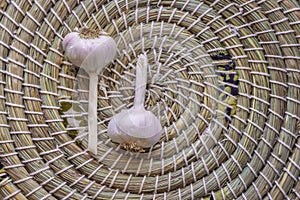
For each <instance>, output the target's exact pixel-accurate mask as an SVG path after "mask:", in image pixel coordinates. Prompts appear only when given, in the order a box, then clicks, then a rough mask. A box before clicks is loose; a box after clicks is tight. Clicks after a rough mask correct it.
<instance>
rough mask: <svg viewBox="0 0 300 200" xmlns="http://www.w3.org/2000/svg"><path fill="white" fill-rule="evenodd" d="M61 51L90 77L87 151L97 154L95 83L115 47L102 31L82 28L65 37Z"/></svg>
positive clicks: (113, 52)
mask: <svg viewBox="0 0 300 200" xmlns="http://www.w3.org/2000/svg"><path fill="white" fill-rule="evenodd" d="M63 49H64V50H65V52H66V56H67V58H68V59H69V60H70V61H71V62H72V63H73V64H74V65H76V66H78V67H81V68H82V69H84V70H85V71H86V72H87V73H88V74H89V77H90V80H89V81H90V82H89V106H88V130H89V138H88V150H89V151H90V152H92V153H94V154H97V143H98V142H97V141H98V140H97V97H98V90H97V85H98V84H97V83H98V74H99V73H100V72H101V71H102V70H103V68H104V67H105V66H106V65H107V64H109V63H110V62H111V61H112V60H113V59H114V57H115V54H116V51H117V45H116V42H115V41H114V39H113V38H111V37H109V36H108V35H107V33H105V32H104V31H96V30H91V29H88V28H82V29H80V30H79V32H72V33H69V34H67V35H66V37H65V38H64V40H63Z"/></svg>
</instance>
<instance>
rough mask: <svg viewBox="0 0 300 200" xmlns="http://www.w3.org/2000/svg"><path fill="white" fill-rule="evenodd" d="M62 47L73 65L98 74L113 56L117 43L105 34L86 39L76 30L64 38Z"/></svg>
mask: <svg viewBox="0 0 300 200" xmlns="http://www.w3.org/2000/svg"><path fill="white" fill-rule="evenodd" d="M63 49H64V50H65V52H66V56H67V57H68V59H69V60H70V61H71V62H72V63H73V64H74V65H76V66H79V67H80V66H82V68H84V70H85V71H86V72H87V73H97V74H98V73H99V72H100V71H101V70H102V69H103V68H104V67H105V66H106V65H107V64H109V63H110V62H111V61H112V60H113V58H114V57H115V54H116V49H117V45H116V42H115V41H114V39H113V38H111V37H109V36H107V35H99V36H98V37H96V38H91V39H87V38H82V37H81V36H80V33H78V32H72V33H69V34H67V35H66V37H65V38H64V40H63Z"/></svg>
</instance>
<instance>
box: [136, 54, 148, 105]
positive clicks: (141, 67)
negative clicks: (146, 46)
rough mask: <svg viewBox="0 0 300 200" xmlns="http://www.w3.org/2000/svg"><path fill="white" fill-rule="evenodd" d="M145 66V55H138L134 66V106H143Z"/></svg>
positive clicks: (146, 61) (146, 62)
mask: <svg viewBox="0 0 300 200" xmlns="http://www.w3.org/2000/svg"><path fill="white" fill-rule="evenodd" d="M147 66H148V60H147V57H146V56H145V55H140V56H139V59H138V64H137V66H136V82H135V96H134V105H133V107H134V108H141V107H142V108H144V102H145V93H146V85H147Z"/></svg>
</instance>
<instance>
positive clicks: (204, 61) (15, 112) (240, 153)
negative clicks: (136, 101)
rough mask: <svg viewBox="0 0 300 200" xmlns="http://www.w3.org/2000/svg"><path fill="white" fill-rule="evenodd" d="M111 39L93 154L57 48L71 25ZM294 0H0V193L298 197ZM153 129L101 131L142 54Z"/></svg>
mask: <svg viewBox="0 0 300 200" xmlns="http://www.w3.org/2000/svg"><path fill="white" fill-rule="evenodd" d="M83 26H87V27H90V28H93V29H104V30H105V31H106V32H107V33H109V34H110V35H111V36H112V37H113V38H114V39H115V40H116V42H117V45H118V53H117V56H116V58H115V60H114V61H113V63H112V64H110V65H109V66H107V67H106V69H105V70H104V72H103V73H102V74H101V75H100V81H99V97H98V122H99V123H98V126H99V130H101V131H100V132H99V133H98V141H99V143H98V154H97V155H92V154H89V153H88V151H87V150H86V148H87V128H86V123H87V120H88V119H87V103H88V101H87V99H88V87H87V84H86V82H87V81H88V76H87V74H85V73H84V72H83V71H82V70H81V69H78V68H77V67H75V66H73V65H72V64H71V63H70V62H69V61H68V60H67V59H66V58H65V56H64V52H63V50H62V47H61V42H62V39H63V37H64V36H65V35H66V34H67V33H69V32H71V31H73V30H74V29H75V28H78V27H83ZM299 43H300V5H299V1H296V0H278V1H276V0H248V1H247V0H234V1H229V0H173V1H164V0H157V1H154V0H153V1H151V0H139V1H137V0H135V1H134V0H112V1H111V0H107V1H104V0H85V1H80V0H14V1H12V0H6V1H5V0H3V1H1V2H0V152H1V154H0V157H1V161H0V162H1V165H3V169H2V170H1V171H0V173H1V174H0V175H5V178H3V179H2V181H1V182H0V199H37V200H40V199H200V198H204V199H209V198H213V199H262V198H264V199H300V178H299V177H300V176H299V173H300V137H299V134H300V133H299V131H300V51H299V46H300V44H299ZM145 52H146V53H147V56H148V59H149V62H150V64H151V67H150V68H151V69H150V73H149V82H148V84H147V94H146V102H145V104H146V107H147V109H148V110H150V111H152V112H153V113H154V114H156V115H157V116H158V117H159V119H160V121H161V124H162V126H163V128H164V133H163V136H162V138H161V139H160V141H159V143H157V144H156V145H155V146H153V147H152V148H150V149H145V152H129V151H126V150H125V149H124V148H122V147H121V146H120V145H118V144H116V143H113V142H112V141H111V140H110V139H109V137H108V136H107V135H106V129H107V125H108V123H109V120H110V118H111V117H112V116H113V115H114V114H116V113H118V112H120V111H121V110H122V109H123V108H130V107H131V106H132V103H133V95H134V80H135V75H134V74H135V65H136V61H137V56H138V55H139V54H141V53H145Z"/></svg>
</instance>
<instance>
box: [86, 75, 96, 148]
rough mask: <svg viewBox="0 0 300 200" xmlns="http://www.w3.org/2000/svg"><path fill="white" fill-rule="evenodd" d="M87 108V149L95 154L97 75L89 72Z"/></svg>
mask: <svg viewBox="0 0 300 200" xmlns="http://www.w3.org/2000/svg"><path fill="white" fill-rule="evenodd" d="M89 76H90V82H89V108H88V119H89V122H88V129H89V137H88V150H89V151H90V152H92V153H94V154H97V141H98V140H97V131H98V130H97V99H98V98H97V97H98V90H97V86H98V75H97V74H96V73H89Z"/></svg>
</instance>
